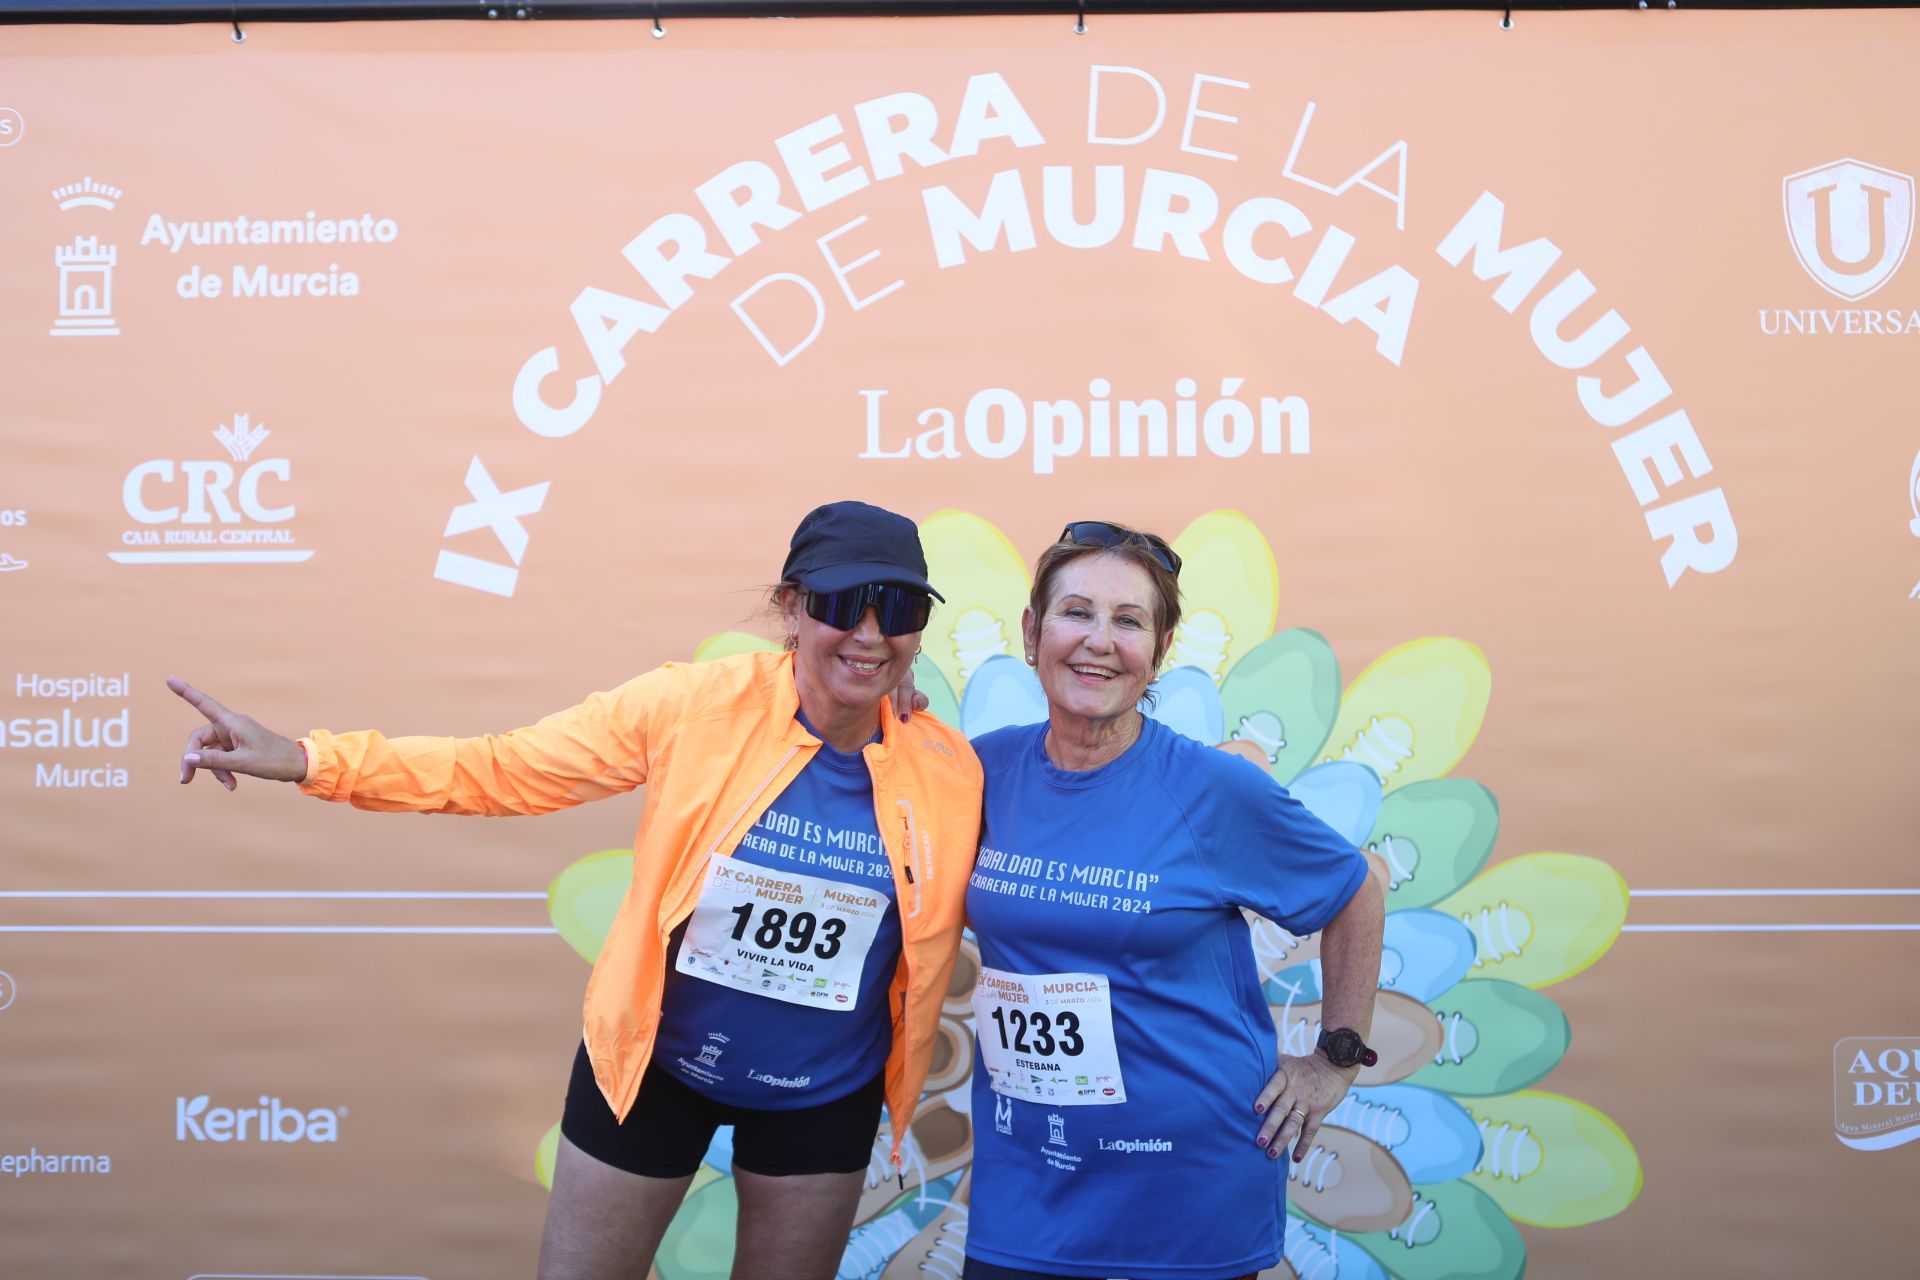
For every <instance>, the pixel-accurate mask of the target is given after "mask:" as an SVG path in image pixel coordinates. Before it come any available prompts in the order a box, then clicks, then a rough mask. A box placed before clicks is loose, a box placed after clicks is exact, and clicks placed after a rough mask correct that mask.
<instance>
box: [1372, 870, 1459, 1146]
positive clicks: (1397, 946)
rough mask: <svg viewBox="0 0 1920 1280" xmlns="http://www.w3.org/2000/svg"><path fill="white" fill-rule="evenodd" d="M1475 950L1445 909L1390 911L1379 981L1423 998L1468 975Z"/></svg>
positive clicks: (1457, 922) (1439, 991) (1422, 1000)
mask: <svg viewBox="0 0 1920 1280" xmlns="http://www.w3.org/2000/svg"><path fill="white" fill-rule="evenodd" d="M1474 954H1475V948H1474V941H1473V930H1471V929H1469V928H1467V926H1466V925H1464V924H1462V923H1461V922H1460V921H1459V920H1456V919H1455V918H1454V917H1452V916H1450V915H1448V914H1447V913H1446V912H1444V911H1432V910H1428V909H1426V908H1424V907H1419V908H1415V909H1413V910H1411V911H1394V912H1391V913H1389V914H1388V916H1387V928H1386V933H1385V935H1384V937H1383V939H1382V955H1381V957H1380V985H1381V986H1383V987H1385V988H1387V989H1388V990H1389V991H1398V992H1400V993H1401V994H1403V995H1409V996H1412V997H1413V998H1414V999H1415V1000H1418V1001H1420V1003H1422V1004H1425V1003H1426V1002H1427V1001H1429V1000H1431V999H1433V998H1434V997H1435V996H1437V995H1439V994H1440V993H1441V992H1443V991H1446V990H1448V989H1449V988H1450V987H1452V986H1453V984H1454V983H1456V982H1458V981H1460V979H1462V978H1464V977H1466V976H1467V970H1469V969H1471V968H1473V957H1474ZM1389 957H1391V958H1389ZM1414 1181H1416V1182H1437V1181H1441V1179H1437V1178H1416V1179H1414Z"/></svg>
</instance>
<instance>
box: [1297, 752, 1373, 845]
mask: <svg viewBox="0 0 1920 1280" xmlns="http://www.w3.org/2000/svg"><path fill="white" fill-rule="evenodd" d="M1287 790H1288V791H1289V792H1290V793H1292V795H1293V798H1294V799H1295V800H1298V801H1299V802H1300V803H1301V804H1303V805H1305V806H1307V812H1309V813H1311V814H1312V815H1313V816H1314V817H1316V818H1318V819H1320V821H1322V822H1324V823H1326V824H1327V825H1328V826H1330V827H1332V828H1333V829H1334V830H1335V831H1338V832H1339V833H1340V834H1341V835H1342V836H1344V837H1346V839H1347V840H1348V841H1349V842H1350V843H1352V844H1353V845H1355V846H1356V847H1357V846H1359V845H1360V843H1361V842H1362V841H1364V840H1365V839H1366V838H1367V835H1368V833H1370V832H1371V831H1372V830H1373V824H1374V820H1375V819H1376V818H1378V817H1379V816H1380V800H1381V791H1380V775H1379V774H1377V773H1375V772H1374V771H1373V770H1371V769H1369V768H1367V766H1365V765H1363V764H1355V763H1354V762H1353V761H1351V760H1329V761H1328V762H1327V763H1325V764H1317V765H1315V766H1314V767H1313V768H1311V769H1308V770H1307V771H1306V772H1305V773H1303V774H1301V775H1300V776H1299V777H1297V778H1295V779H1294V780H1293V781H1292V782H1289V783H1288V784H1287Z"/></svg>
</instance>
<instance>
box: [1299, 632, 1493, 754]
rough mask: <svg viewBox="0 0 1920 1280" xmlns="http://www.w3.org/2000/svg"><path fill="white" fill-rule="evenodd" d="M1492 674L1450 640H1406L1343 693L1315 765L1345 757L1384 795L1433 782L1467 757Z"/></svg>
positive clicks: (1482, 659)
mask: <svg viewBox="0 0 1920 1280" xmlns="http://www.w3.org/2000/svg"><path fill="white" fill-rule="evenodd" d="M1492 689H1493V671H1492V669H1491V668H1490V667H1488V665H1487V657H1486V655H1485V654H1483V653H1481V652H1480V650H1479V649H1478V648H1477V647H1475V646H1474V645H1471V644H1468V643H1467V642H1466V641H1464V640H1456V639H1454V638H1453V637H1452V636H1429V637H1427V638H1425V639H1422V640H1409V641H1408V642H1407V643H1406V644H1403V645H1401V646H1400V647H1398V648H1396V649H1391V650H1389V651H1388V652H1386V653H1384V654H1382V655H1381V656H1380V658H1379V659H1378V660H1377V661H1375V662H1374V664H1373V665H1372V666H1370V667H1368V668H1367V669H1366V670H1365V671H1362V672H1361V673H1360V675H1359V677H1358V678H1357V679H1356V680H1354V682H1353V684H1352V685H1350V686H1348V688H1347V696H1346V698H1345V700H1344V701H1343V702H1342V703H1341V706H1340V715H1339V718H1338V719H1336V720H1335V721H1334V722H1333V729H1332V731H1331V732H1329V733H1328V735H1327V744H1326V747H1325V750H1324V752H1323V754H1322V755H1321V757H1320V758H1321V759H1322V760H1353V761H1357V762H1358V763H1360V764H1364V765H1366V766H1367V767H1368V768H1369V769H1372V770H1373V771H1374V772H1375V773H1377V774H1379V775H1380V782H1381V785H1382V786H1383V787H1384V788H1385V789H1386V790H1388V791H1392V790H1393V789H1394V788H1395V787H1403V786H1405V785H1407V784H1408V783H1409V782H1424V781H1426V780H1427V779H1428V778H1438V777H1440V776H1441V775H1442V774H1444V773H1446V772H1447V771H1448V770H1449V769H1451V768H1453V766H1454V765H1456V764H1458V763H1460V758H1461V757H1462V756H1464V755H1466V754H1467V749H1468V748H1469V747H1471V746H1472V745H1473V740H1474V738H1476V737H1477V736H1479V733H1480V722H1481V721H1482V720H1484V719H1485V718H1486V714H1487V697H1488V695H1489V694H1490V693H1491V692H1492Z"/></svg>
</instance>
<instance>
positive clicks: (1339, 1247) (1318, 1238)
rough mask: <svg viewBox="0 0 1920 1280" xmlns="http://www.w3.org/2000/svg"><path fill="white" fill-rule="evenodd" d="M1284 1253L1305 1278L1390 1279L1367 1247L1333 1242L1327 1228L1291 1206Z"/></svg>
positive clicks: (1295, 1271) (1296, 1270)
mask: <svg viewBox="0 0 1920 1280" xmlns="http://www.w3.org/2000/svg"><path fill="white" fill-rule="evenodd" d="M1281 1252H1282V1254H1283V1256H1284V1257H1285V1258H1286V1260H1287V1264H1288V1265H1289V1266H1291V1267H1292V1268H1293V1273H1294V1274H1295V1275H1297V1276H1299V1277H1301V1280H1389V1278H1388V1276H1387V1273H1386V1272H1385V1271H1382V1270H1381V1269H1380V1264H1379V1263H1377V1262H1375V1261H1374V1260H1373V1259H1372V1258H1371V1257H1369V1256H1368V1255H1367V1253H1366V1251H1365V1250H1363V1249H1360V1248H1358V1247H1356V1246H1353V1245H1350V1244H1348V1243H1347V1242H1346V1241H1344V1240H1342V1241H1337V1242H1336V1241H1331V1240H1329V1239H1328V1232H1327V1229H1326V1228H1325V1227H1323V1226H1321V1225H1320V1224H1319V1223H1317V1222H1308V1221H1307V1220H1306V1219H1305V1218H1302V1217H1301V1216H1300V1215H1299V1214H1297V1213H1295V1212H1294V1209H1293V1206H1292V1205H1288V1206H1287V1238H1286V1244H1285V1247H1284V1248H1283V1249H1282V1251H1281Z"/></svg>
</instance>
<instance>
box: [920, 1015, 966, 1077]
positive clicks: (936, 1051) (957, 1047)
mask: <svg viewBox="0 0 1920 1280" xmlns="http://www.w3.org/2000/svg"><path fill="white" fill-rule="evenodd" d="M972 1070H973V1032H972V1030H971V1029H969V1028H968V1026H967V1024H966V1023H965V1022H963V1021H961V1020H960V1019H959V1018H955V1017H953V1016H951V1015H948V1016H946V1017H943V1018H941V1019H940V1024H939V1026H938V1027H937V1028H936V1029H935V1031H934V1041H933V1063H932V1065H931V1066H929V1067H928V1068H927V1083H926V1091H927V1092H928V1093H944V1092H946V1091H947V1090H948V1089H951V1088H954V1087H955V1086H956V1085H958V1084H959V1083H960V1082H961V1081H962V1080H965V1079H966V1078H967V1073H968V1072H970V1071H972Z"/></svg>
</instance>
